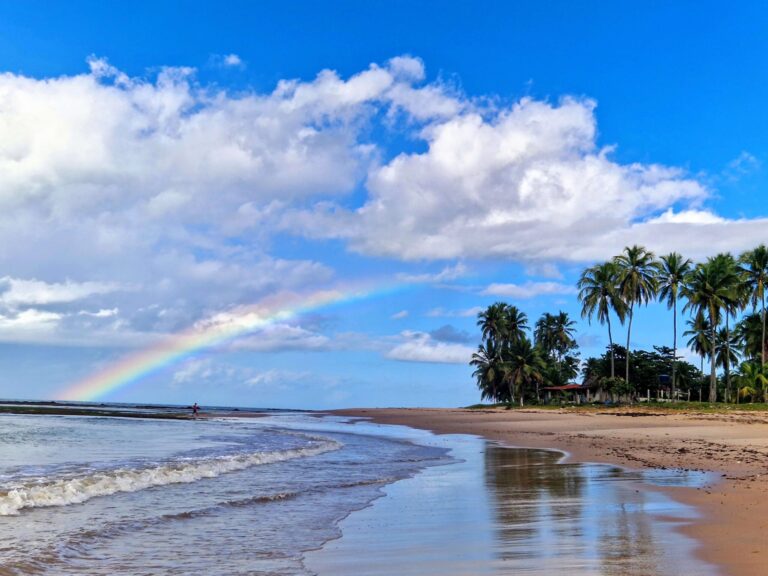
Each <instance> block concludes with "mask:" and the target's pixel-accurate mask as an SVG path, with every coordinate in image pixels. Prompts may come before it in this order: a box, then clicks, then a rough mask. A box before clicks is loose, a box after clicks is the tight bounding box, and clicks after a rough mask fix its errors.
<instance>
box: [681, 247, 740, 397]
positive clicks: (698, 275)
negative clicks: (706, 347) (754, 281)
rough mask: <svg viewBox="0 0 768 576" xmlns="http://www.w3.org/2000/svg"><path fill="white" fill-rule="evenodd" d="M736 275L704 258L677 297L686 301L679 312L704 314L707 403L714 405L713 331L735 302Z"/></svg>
mask: <svg viewBox="0 0 768 576" xmlns="http://www.w3.org/2000/svg"><path fill="white" fill-rule="evenodd" d="M737 287H738V275H737V274H736V273H735V272H734V270H732V269H731V267H729V266H726V265H724V262H723V260H722V259H718V258H708V259H707V261H706V262H703V263H700V264H698V265H697V266H696V268H694V269H693V271H692V272H691V273H690V274H689V275H688V277H687V278H686V281H685V284H684V285H683V289H682V290H681V292H680V293H681V295H682V296H683V297H684V298H685V299H686V300H687V301H688V302H686V304H685V307H684V308H683V310H684V311H685V310H692V311H694V312H695V313H696V314H706V315H707V316H708V320H709V328H710V342H711V347H710V350H711V351H712V353H710V362H711V372H710V375H709V401H710V402H717V373H716V372H717V367H716V365H715V354H714V350H715V348H716V346H717V338H716V334H717V327H718V325H719V324H720V319H721V318H722V312H723V310H724V309H727V308H728V307H729V306H733V305H734V303H735V302H738V300H739V294H738V289H737Z"/></svg>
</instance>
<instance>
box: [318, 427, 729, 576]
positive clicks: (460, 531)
mask: <svg viewBox="0 0 768 576" xmlns="http://www.w3.org/2000/svg"><path fill="white" fill-rule="evenodd" d="M440 441H442V442H445V443H446V445H448V446H452V447H453V455H454V456H455V457H456V458H457V459H460V461H459V462H458V463H456V464H452V465H448V466H440V467H436V468H429V469H427V470H424V471H423V472H422V473H420V474H419V475H418V476H417V477H415V478H412V479H408V480H404V481H401V482H398V483H396V484H393V485H390V486H388V487H387V489H386V493H387V494H386V496H384V497H383V498H381V499H379V500H377V501H375V502H374V504H373V506H371V507H370V508H368V509H366V510H363V511H360V512H357V513H355V514H352V515H351V516H350V517H349V518H347V519H346V520H345V521H344V522H342V524H341V528H342V532H343V536H342V538H341V539H340V540H337V541H335V542H331V543H329V544H327V545H326V546H325V547H324V548H323V549H322V550H320V551H318V552H316V553H312V554H310V555H309V556H308V558H307V564H306V565H307V567H308V569H309V571H310V572H311V573H314V574H322V575H326V574H327V575H334V576H337V575H346V574H350V575H351V574H355V575H356V576H373V575H382V576H383V575H385V574H400V575H417V574H418V575H420V576H423V575H432V574H434V575H437V574H440V575H441V576H458V575H468V574H474V575H479V574H521V573H524V574H540V575H552V574H568V575H569V576H571V575H572V576H577V575H582V574H589V575H598V574H599V575H602V576H640V575H643V576H647V575H650V574H654V575H663V574H697V575H702V576H703V575H708V574H715V573H716V572H715V571H714V570H713V569H712V567H710V566H708V565H706V564H704V563H702V562H701V561H699V560H697V559H696V558H695V557H694V556H693V549H694V542H693V541H691V540H690V539H688V538H686V537H684V536H682V535H680V534H679V533H677V532H676V531H675V530H674V524H675V520H674V519H675V518H679V521H680V522H682V521H684V520H686V519H687V520H690V519H691V518H693V517H694V513H693V511H692V510H691V509H690V508H687V507H684V506H682V505H679V504H677V503H675V502H673V501H671V500H670V499H668V498H667V497H665V496H664V495H663V494H661V493H659V492H657V491H651V490H646V489H643V484H642V483H643V479H644V473H642V472H636V471H634V472H633V471H627V470H623V469H621V468H617V467H613V466H605V465H593V464H560V463H558V462H559V461H560V459H561V458H562V454H561V453H559V452H552V451H546V450H527V449H514V448H504V447H501V446H498V445H495V444H491V443H487V442H485V441H483V440H480V439H476V438H472V437H467V436H454V437H447V438H446V437H443V438H442V439H441V440H440ZM690 480H691V478H690V477H688V476H685V475H682V474H679V473H676V472H669V471H667V472H665V473H664V475H663V476H660V477H657V478H654V481H657V482H659V483H663V484H675V485H685V484H686V483H688V482H689V481H690Z"/></svg>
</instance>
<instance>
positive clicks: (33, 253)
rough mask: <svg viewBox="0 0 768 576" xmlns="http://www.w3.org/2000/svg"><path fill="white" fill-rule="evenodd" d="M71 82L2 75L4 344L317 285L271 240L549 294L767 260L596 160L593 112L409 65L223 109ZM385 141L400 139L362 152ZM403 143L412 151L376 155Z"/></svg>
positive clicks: (288, 89) (666, 195) (695, 210)
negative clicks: (657, 268)
mask: <svg viewBox="0 0 768 576" xmlns="http://www.w3.org/2000/svg"><path fill="white" fill-rule="evenodd" d="M221 59H222V64H224V63H225V61H227V60H228V63H229V64H231V65H242V64H243V62H242V60H241V59H240V58H239V56H237V55H235V54H230V55H224V56H221ZM88 65H89V70H88V71H86V72H84V73H83V74H78V75H62V76H57V77H51V78H33V77H30V76H25V75H23V74H15V73H4V74H0V102H2V106H0V263H2V265H3V274H5V275H6V278H5V279H4V280H3V281H0V290H1V289H2V287H3V282H5V286H6V289H5V291H4V292H2V293H1V294H0V306H2V307H4V308H7V310H3V309H1V308H0V313H2V314H5V316H4V317H5V318H6V320H5V322H6V324H5V325H6V327H8V330H7V331H6V333H7V334H10V331H11V330H12V328H11V326H13V325H14V324H13V323H14V322H18V317H17V316H18V315H17V313H18V312H19V311H23V310H22V309H23V308H25V307H29V308H35V309H37V308H42V307H45V308H46V310H48V309H49V308H52V309H54V310H51V313H55V314H59V315H60V317H59V318H58V319H54V318H48V319H47V320H45V321H44V320H43V318H42V317H40V318H38V321H37V324H40V325H45V326H46V328H45V330H47V331H48V332H51V331H53V332H54V333H55V336H56V338H59V339H60V340H62V341H65V340H67V338H74V339H75V340H77V339H78V338H80V337H81V336H82V335H83V334H84V333H85V332H88V334H89V336H87V337H86V338H85V339H90V340H91V341H94V340H95V339H97V338H96V337H97V336H98V338H101V339H103V340H104V342H105V344H107V343H108V342H107V341H108V340H109V341H112V342H116V341H121V342H122V341H126V339H127V340H130V341H136V340H140V337H141V335H146V336H147V337H148V338H149V337H152V336H155V335H164V334H168V333H172V332H175V331H178V330H181V329H185V328H188V327H189V326H191V325H194V323H195V322H197V321H199V320H200V319H201V318H204V317H208V316H210V315H212V314H213V315H215V314H216V312H218V311H221V310H229V309H232V308H237V307H238V306H241V305H245V304H247V303H249V302H253V301H256V300H258V299H260V298H261V297H263V296H264V295H267V294H274V293H279V292H281V291H282V290H295V289H305V288H306V289H312V288H314V287H318V286H319V285H327V284H328V283H329V282H331V281H333V280H335V277H336V275H337V274H339V272H337V271H335V270H332V269H331V268H330V267H329V266H326V265H323V264H321V263H319V262H315V261H312V260H302V259H292V260H288V259H284V258H278V257H276V256H274V255H273V254H274V253H278V252H279V246H278V247H277V248H276V246H275V244H277V243H279V242H281V241H284V240H283V236H282V235H283V234H286V233H288V234H303V235H306V236H308V237H320V238H339V239H341V240H343V241H344V242H346V243H347V246H348V247H349V248H350V249H352V250H356V251H358V252H361V253H364V254H366V255H376V256H384V257H388V258H389V257H391V258H395V259H400V260H408V261H414V260H418V261H430V260H449V261H453V262H455V261H457V260H459V261H463V259H467V258H503V259H520V260H523V261H525V262H526V263H527V264H528V265H529V270H534V269H538V270H539V271H540V272H539V273H538V275H539V276H542V277H545V278H550V277H552V278H556V277H557V276H556V273H557V270H556V269H552V268H550V269H547V268H546V266H547V264H546V263H547V262H552V261H556V262H563V261H569V260H576V261H585V260H592V259H595V258H602V257H605V256H606V255H611V254H614V253H616V252H617V251H618V250H620V249H621V247H623V246H624V245H626V244H631V243H644V244H646V245H647V246H648V247H649V248H651V249H655V250H657V251H662V250H666V249H667V247H673V248H675V249H677V250H679V251H682V252H686V253H687V254H690V255H691V256H694V257H695V256H698V255H700V253H704V252H709V253H711V252H716V251H719V250H724V249H730V250H739V249H741V248H744V247H747V246H751V245H753V244H756V243H758V242H760V241H764V230H765V224H766V221H765V220H747V219H744V220H728V219H725V218H722V217H721V216H719V215H717V214H716V213H714V212H712V211H711V210H709V209H707V208H706V206H705V202H706V200H707V197H708V190H706V189H705V188H704V187H703V185H702V184H700V183H699V182H697V181H696V180H694V179H692V178H690V177H689V176H688V175H686V174H685V173H684V172H683V171H682V170H679V169H677V168H674V167H664V166H658V165H653V164H621V163H619V162H617V161H615V160H613V159H612V158H611V153H610V152H611V150H610V149H609V148H600V147H599V146H598V145H597V142H596V134H597V123H596V118H595V114H594V106H595V104H594V102H592V101H590V100H585V99H574V98H565V99H563V100H562V101H560V102H559V103H557V104H553V103H549V102H542V101H536V100H532V99H523V100H521V101H519V102H517V103H514V104H512V105H506V104H499V101H498V100H494V101H493V104H490V105H489V104H485V102H488V99H483V98H480V99H478V100H473V99H470V98H467V97H466V96H464V95H462V94H461V93H460V91H458V90H456V89H455V88H453V87H451V86H449V85H448V84H446V83H444V82H429V81H426V80H425V78H426V74H425V66H424V63H423V62H422V61H421V60H419V59H418V58H414V57H410V56H400V57H396V58H393V59H391V60H389V61H387V62H385V63H384V64H382V65H376V64H372V65H370V66H369V67H368V68H366V69H364V70H361V71H360V72H358V73H357V74H353V75H351V76H349V77H341V76H340V75H339V74H337V73H336V72H334V71H332V70H324V71H321V72H320V73H318V75H317V76H316V77H315V78H313V79H310V80H296V79H286V80H282V81H280V82H279V83H278V84H277V85H276V86H275V88H274V89H273V90H271V91H270V92H266V93H258V92H255V91H248V90H246V91H242V92H239V93H237V94H233V93H228V92H226V91H224V90H221V89H220V88H219V87H217V86H215V85H211V86H205V85H201V84H200V83H199V82H198V80H197V79H196V75H195V70H194V69H192V68H187V67H176V68H161V69H160V70H159V72H158V73H156V74H152V75H149V76H146V77H129V76H128V75H126V74H125V73H124V72H122V71H120V70H119V69H117V68H116V67H114V66H113V65H111V64H110V63H109V62H108V61H107V60H106V59H103V58H97V57H91V58H90V59H89V60H88ZM377 123H378V124H377ZM381 130H386V131H391V132H394V133H395V135H396V136H397V138H393V139H384V140H382V141H380V142H379V141H376V140H374V139H375V138H376V135H377V134H378V133H380V131H381ZM402 138H409V139H412V140H415V144H416V146H409V151H408V152H401V150H398V149H389V148H385V146H387V144H383V142H385V141H386V142H390V141H400V140H402ZM414 149H416V150H418V151H416V152H414V151H410V150H414ZM748 163H750V159H749V158H748V157H747V156H744V157H743V158H742V160H741V161H740V162H739V163H738V165H742V164H748ZM737 167H738V166H737ZM537 267H538V268H537ZM425 270H428V271H430V272H425V273H422V274H402V275H400V280H401V281H404V282H448V281H451V280H455V279H457V278H459V277H461V276H462V275H465V274H466V267H465V265H464V264H463V263H461V262H460V263H459V264H453V265H445V267H444V268H443V269H442V270H439V269H437V267H436V265H435V267H434V268H425ZM431 270H437V272H431ZM341 273H342V274H343V273H344V271H341ZM41 278H42V279H44V280H40V279H41ZM539 284H542V283H539ZM128 288H129V289H128ZM526 289H529V290H530V289H531V288H530V286H528V285H527V284H522V285H521V286H519V287H517V290H518V291H520V290H523V292H524V291H525V290H526ZM553 293H555V292H553ZM73 302H77V307H76V308H75V307H74V306H73V305H72V303H73ZM110 310H115V313H114V314H111V313H110V314H107V313H106V311H110ZM117 310H119V313H118V312H117ZM85 311H91V312H85ZM93 311H96V312H93ZM101 311H103V312H101ZM39 312H41V313H42V312H43V311H42V310H39ZM78 312H83V313H82V314H80V313H78ZM433 312H434V313H435V314H434V315H446V316H450V315H455V316H462V315H464V312H466V316H473V315H475V314H476V311H475V310H474V309H473V310H472V311H468V312H467V311H464V312H462V311H450V310H448V311H445V310H443V311H439V310H437V311H433ZM31 320H32V319H31V317H30V318H27V319H26V320H22V321H21V322H22V323H23V322H24V321H30V322H31ZM54 326H55V327H54ZM270 330H271V332H269V333H266V332H265V336H264V340H263V342H266V343H267V344H258V342H256V339H255V338H252V339H251V340H250V344H249V345H252V346H255V347H258V346H262V348H264V347H266V348H265V349H279V347H280V346H283V345H285V346H289V347H290V346H295V347H299V348H303V349H324V347H326V348H327V347H329V346H335V345H336V344H335V342H329V340H331V339H330V338H329V337H328V336H326V335H324V334H322V333H320V331H315V330H310V329H307V328H306V327H300V326H296V325H292V324H285V325H281V326H279V327H278V326H274V327H273V328H271V329H270ZM78 331H80V332H79V333H78ZM41 333H42V332H41ZM82 337H85V336H82ZM270 342H274V344H271V343H270Z"/></svg>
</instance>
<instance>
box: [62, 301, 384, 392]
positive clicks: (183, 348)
mask: <svg viewBox="0 0 768 576" xmlns="http://www.w3.org/2000/svg"><path fill="white" fill-rule="evenodd" d="M393 289H394V287H384V288H377V289H371V288H365V287H358V288H345V289H331V290H321V291H317V292H314V293H311V294H305V295H302V294H296V293H281V294H279V295H275V296H272V297H269V298H265V299H263V300H261V301H259V302H258V303H256V304H252V305H249V306H241V307H239V308H235V309H233V310H230V311H228V312H223V313H219V314H216V315H214V316H211V317H210V318H207V319H206V320H204V321H201V322H198V323H196V324H195V325H194V326H193V327H192V328H190V329H188V330H185V331H183V332H180V333H178V334H174V335H172V336H168V337H166V338H163V339H162V340H160V341H159V342H158V343H157V344H155V345H153V346H151V347H149V348H146V349H145V350H142V351H140V352H137V353H134V354H131V355H128V356H126V357H124V358H122V359H120V360H118V361H117V362H115V363H113V364H110V365H109V366H107V367H105V368H103V369H102V370H100V371H98V372H96V373H94V374H91V375H89V376H88V377H86V378H84V379H83V380H80V381H79V382H75V383H74V384H71V385H70V386H68V387H67V388H65V389H63V390H60V391H59V392H58V393H57V394H55V396H54V397H55V398H56V399H60V400H70V401H92V400H96V399H98V398H100V397H102V396H105V395H106V394H108V393H110V392H114V391H115V390H118V389H120V388H123V387H125V386H128V385H129V384H132V383H135V382H137V381H139V380H141V379H142V378H145V377H146V376H148V375H150V374H153V373H155V372H157V371H159V370H162V369H164V368H166V367H168V366H172V365H174V364H176V363H178V362H181V361H182V360H185V359H187V358H189V357H192V356H193V355H194V354H196V353H197V352H200V351H202V350H206V349H210V348H215V347H217V346H221V345H223V344H226V343H228V342H230V341H232V340H235V339H236V338H238V337H241V336H244V335H248V334H250V333H253V332H256V331H258V330H261V329H263V328H266V327H268V326H270V325H272V324H275V323H278V322H283V321H286V320H290V319H291V318H294V317H296V316H298V315H300V314H303V313H307V312H312V311H316V310H318V309H321V308H325V307H328V306H332V305H334V304H341V303H347V302H352V301H355V300H360V299H363V298H368V297H371V296H373V295H376V294H381V293H386V292H389V291H391V290H393Z"/></svg>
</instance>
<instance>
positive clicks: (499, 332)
mask: <svg viewBox="0 0 768 576" xmlns="http://www.w3.org/2000/svg"><path fill="white" fill-rule="evenodd" d="M507 308H508V305H507V304H505V303H504V302H496V303H495V304H491V305H490V306H488V308H486V309H485V310H483V311H482V312H480V313H479V314H478V315H477V325H478V326H479V327H480V331H481V332H482V336H483V340H485V341H486V342H488V343H489V344H490V345H491V346H493V347H495V346H497V345H499V344H501V343H502V342H503V340H504V335H505V333H506V331H507V328H506V321H507Z"/></svg>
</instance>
